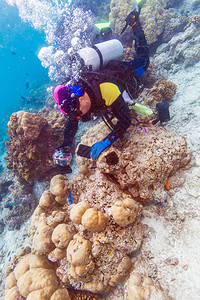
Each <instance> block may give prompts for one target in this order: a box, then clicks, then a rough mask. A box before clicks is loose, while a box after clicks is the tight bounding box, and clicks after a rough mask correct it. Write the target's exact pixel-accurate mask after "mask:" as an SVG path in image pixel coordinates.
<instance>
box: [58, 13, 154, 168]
mask: <svg viewBox="0 0 200 300" xmlns="http://www.w3.org/2000/svg"><path fill="white" fill-rule="evenodd" d="M127 26H131V27H132V28H133V34H134V39H135V49H136V54H137V56H138V57H137V58H136V59H134V60H132V61H130V62H119V61H117V63H116V61H111V62H110V63H109V64H108V65H107V66H106V68H105V69H106V75H105V74H104V75H103V74H102V73H95V74H92V72H89V71H88V72H87V71H85V72H82V77H80V79H79V81H78V82H76V84H69V85H67V86H63V85H59V86H57V87H56V88H55V91H54V98H55V100H56V101H57V105H58V108H59V109H60V110H61V112H62V113H64V114H65V115H67V116H68V117H69V118H68V120H67V123H66V130H65V136H64V142H63V144H62V145H61V146H60V148H59V151H60V152H58V155H57V156H56V154H55V157H56V159H55V161H54V162H55V163H57V164H58V165H59V155H60V154H59V153H65V152H66V153H67V152H68V151H69V148H70V146H71V143H72V141H73V139H74V136H75V134H76V130H77V128H78V120H79V119H80V118H82V120H83V121H84V120H88V119H90V114H91V113H96V112H99V111H101V112H102V111H104V108H109V110H110V111H112V113H113V115H114V116H115V117H116V118H117V119H118V122H117V124H116V125H115V126H113V127H112V131H111V132H110V133H109V134H108V135H107V136H106V137H105V138H104V139H103V140H102V141H100V142H97V143H95V144H94V145H93V146H92V147H91V149H89V152H88V151H86V149H80V151H79V152H78V154H79V155H83V156H87V157H91V158H93V159H95V158H98V157H99V155H100V154H101V152H102V151H104V150H105V149H106V148H107V147H109V146H110V145H111V144H112V143H113V142H114V141H116V140H117V139H118V138H121V137H122V136H123V134H124V133H125V131H126V130H127V128H128V127H129V126H130V124H131V118H130V114H129V109H128V106H127V104H126V103H125V101H124V99H123V97H122V93H123V91H124V90H126V88H127V87H128V88H129V90H131V89H132V90H135V89H136V86H135V83H136V82H137V81H138V79H139V78H140V77H141V76H142V75H143V74H144V72H145V71H146V69H147V68H148V66H149V47H148V45H147V41H146V38H145V35H144V32H143V29H142V27H141V24H140V22H139V11H138V9H137V8H135V9H134V11H132V12H131V13H130V14H129V15H128V16H127V18H126V26H125V28H124V30H125V29H126V27H127ZM124 30H123V31H124ZM114 70H115V71H116V74H118V78H117V75H116V80H115V79H114V78H115V77H114V76H113V71H114ZM122 73H123V75H122ZM111 74H112V75H111ZM120 76H121V77H122V76H123V80H121V81H120V78H119V77H120ZM109 77H110V78H109ZM102 114H103V113H102Z"/></svg>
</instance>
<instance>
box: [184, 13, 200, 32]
mask: <svg viewBox="0 0 200 300" xmlns="http://www.w3.org/2000/svg"><path fill="white" fill-rule="evenodd" d="M191 24H195V25H196V27H200V15H195V16H192V17H190V18H188V19H187V24H186V26H185V28H184V29H187V28H188V27H190V25H191Z"/></svg>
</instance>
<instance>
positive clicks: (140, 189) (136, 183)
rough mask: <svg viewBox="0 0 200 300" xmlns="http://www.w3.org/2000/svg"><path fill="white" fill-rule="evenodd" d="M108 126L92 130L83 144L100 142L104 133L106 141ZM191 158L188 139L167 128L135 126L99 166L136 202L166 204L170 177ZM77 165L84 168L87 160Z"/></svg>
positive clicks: (105, 156)
mask: <svg viewBox="0 0 200 300" xmlns="http://www.w3.org/2000/svg"><path fill="white" fill-rule="evenodd" d="M104 126H105V125H104V124H103V123H101V124H98V125H96V126H95V127H93V129H91V130H89V131H88V132H87V133H86V135H85V136H84V137H82V143H83V144H87V145H89V146H90V145H92V144H93V140H92V139H95V138H96V137H98V138H100V133H101V138H103V136H104V135H105V132H104ZM111 157H113V159H111ZM190 158H191V153H190V151H189V150H188V148H187V143H186V140H185V138H183V137H177V136H175V135H174V134H173V133H172V132H170V131H168V130H166V129H164V128H157V127H152V126H149V125H145V124H144V125H142V124H141V125H140V126H131V127H130V128H129V129H128V132H127V134H126V136H125V137H124V139H123V140H122V143H121V142H116V143H115V144H113V146H111V147H110V148H109V149H108V150H106V151H104V152H103V153H102V154H101V156H100V157H99V159H98V160H97V162H96V164H97V168H98V169H99V170H100V171H101V172H103V173H104V174H108V176H109V177H110V178H111V179H112V180H113V181H114V182H115V183H116V182H117V183H118V184H119V185H120V187H121V189H125V190H127V191H129V193H131V195H132V196H133V197H135V198H136V199H139V200H142V201H144V199H149V200H153V199H157V200H158V201H164V199H165V198H166V190H165V184H166V183H167V181H168V178H169V176H170V175H171V174H173V172H175V171H176V170H177V169H179V168H180V167H184V166H185V165H186V164H187V163H188V162H189V161H190ZM77 162H78V164H80V165H84V163H85V159H84V158H80V157H77ZM86 164H88V161H86ZM92 164H93V162H91V166H92ZM91 166H89V167H88V168H90V167H91Z"/></svg>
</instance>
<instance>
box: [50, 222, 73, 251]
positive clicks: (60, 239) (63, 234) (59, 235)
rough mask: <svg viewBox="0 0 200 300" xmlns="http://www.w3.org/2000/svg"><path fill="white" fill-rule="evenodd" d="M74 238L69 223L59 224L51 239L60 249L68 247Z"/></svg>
mask: <svg viewBox="0 0 200 300" xmlns="http://www.w3.org/2000/svg"><path fill="white" fill-rule="evenodd" d="M72 238H73V234H72V233H71V232H70V230H69V227H68V226H67V224H59V225H58V226H57V227H56V228H55V229H54V231H53V233H52V236H51V239H52V242H53V243H54V244H55V246H56V247H57V248H59V249H63V248H66V247H67V246H68V244H69V242H70V240H71V239H72Z"/></svg>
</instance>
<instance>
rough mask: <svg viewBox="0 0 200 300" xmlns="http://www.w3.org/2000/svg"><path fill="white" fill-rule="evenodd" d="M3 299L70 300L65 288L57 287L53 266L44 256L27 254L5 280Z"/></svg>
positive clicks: (57, 282)
mask: <svg viewBox="0 0 200 300" xmlns="http://www.w3.org/2000/svg"><path fill="white" fill-rule="evenodd" d="M4 299H5V300H16V299H19V300H20V299H29V300H31V299H50V300H56V299H65V300H70V299H71V298H70V296H69V293H68V291H67V289H66V288H61V287H59V281H58V279H57V277H56V273H55V267H54V265H53V264H52V263H51V262H50V261H48V259H47V258H46V257H44V256H37V255H33V254H28V255H27V256H25V257H24V258H23V259H22V260H21V261H20V262H19V263H18V264H17V266H16V267H15V268H14V271H13V272H11V273H10V274H9V276H8V277H7V278H6V283H5V298H4Z"/></svg>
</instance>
